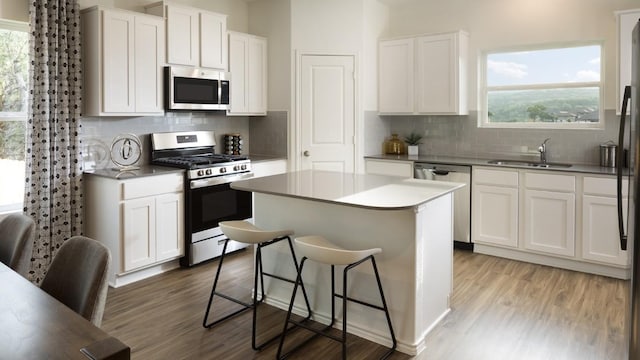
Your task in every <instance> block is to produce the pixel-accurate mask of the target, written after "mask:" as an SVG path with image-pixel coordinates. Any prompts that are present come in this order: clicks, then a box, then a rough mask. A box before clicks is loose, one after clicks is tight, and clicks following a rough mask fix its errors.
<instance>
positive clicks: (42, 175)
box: [24, 0, 82, 284]
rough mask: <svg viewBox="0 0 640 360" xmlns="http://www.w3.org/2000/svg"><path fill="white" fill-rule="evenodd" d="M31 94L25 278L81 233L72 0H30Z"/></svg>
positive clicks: (36, 276)
mask: <svg viewBox="0 0 640 360" xmlns="http://www.w3.org/2000/svg"><path fill="white" fill-rule="evenodd" d="M29 2H30V5H29V26H30V40H29V41H30V43H29V45H30V53H29V58H30V60H31V67H30V70H29V71H30V84H29V87H30V96H29V98H30V99H29V101H30V103H29V115H28V116H29V117H28V123H27V128H26V137H27V140H26V156H25V161H26V164H25V165H26V184H25V201H24V204H25V207H24V211H25V213H26V214H27V215H29V216H31V217H32V218H33V219H34V220H35V222H36V236H35V240H34V247H33V254H32V259H31V270H30V273H29V280H31V281H32V282H34V283H36V284H39V283H40V282H41V281H42V278H43V277H44V275H45V274H46V272H47V269H48V268H49V264H50V263H51V260H52V258H53V256H54V255H55V254H56V252H57V250H58V249H59V248H60V246H61V245H62V243H63V242H64V241H65V240H66V239H68V238H69V237H71V236H74V235H80V234H81V233H82V184H81V180H82V167H81V164H82V161H81V159H82V155H81V153H80V137H79V132H80V109H81V89H82V88H81V85H82V66H81V59H80V54H81V51H80V11H79V7H78V4H77V2H76V0H30V1H29Z"/></svg>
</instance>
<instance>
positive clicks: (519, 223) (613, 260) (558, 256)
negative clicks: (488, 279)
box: [471, 166, 630, 279]
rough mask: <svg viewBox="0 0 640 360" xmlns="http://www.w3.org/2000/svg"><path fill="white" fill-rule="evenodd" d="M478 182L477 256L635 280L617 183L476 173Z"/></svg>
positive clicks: (567, 175)
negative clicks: (622, 233) (623, 239)
mask: <svg viewBox="0 0 640 360" xmlns="http://www.w3.org/2000/svg"><path fill="white" fill-rule="evenodd" d="M472 178H473V185H472V194H473V195H472V205H471V209H472V213H471V224H472V232H471V235H472V241H473V242H474V243H475V247H474V251H475V252H478V253H483V254H488V255H494V256H501V257H507V258H511V259H516V260H521V261H528V262H533V263H538V264H543V265H549V266H555V267H561V268H565V269H571V270H576V271H583V272H589V273H594V274H600V275H605V276H611V277H615V278H620V279H629V277H630V266H629V257H628V254H627V251H623V250H621V249H620V241H619V235H618V212H617V199H616V179H615V177H613V176H607V175H595V174H594V175H591V174H582V173H578V172H575V173H571V172H560V171H531V170H523V169H519V170H518V169H501V168H488V167H487V168H485V167H475V166H474V167H473V177H472ZM622 188H623V190H624V191H623V212H624V217H623V218H625V219H626V209H627V203H628V199H627V196H628V195H627V188H628V186H627V182H626V181H625V182H624V183H623V185H622ZM625 226H626V224H625Z"/></svg>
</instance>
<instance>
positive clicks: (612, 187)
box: [583, 177, 629, 197]
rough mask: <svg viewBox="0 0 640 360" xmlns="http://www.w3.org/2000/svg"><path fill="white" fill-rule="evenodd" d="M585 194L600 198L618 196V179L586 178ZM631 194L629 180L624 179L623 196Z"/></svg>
mask: <svg viewBox="0 0 640 360" xmlns="http://www.w3.org/2000/svg"><path fill="white" fill-rule="evenodd" d="M583 186H584V190H583V191H584V193H585V194H589V195H600V196H612V197H616V196H617V189H616V187H617V184H616V178H604V177H585V178H584V184H583ZM628 194H629V180H627V179H626V178H623V179H622V196H627V195H628Z"/></svg>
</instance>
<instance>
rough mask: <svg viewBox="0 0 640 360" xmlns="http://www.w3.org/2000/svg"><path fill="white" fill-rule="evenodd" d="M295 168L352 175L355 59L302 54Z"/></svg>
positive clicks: (340, 56) (353, 169)
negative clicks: (298, 131)
mask: <svg viewBox="0 0 640 360" xmlns="http://www.w3.org/2000/svg"><path fill="white" fill-rule="evenodd" d="M299 80H300V81H299V84H300V91H299V95H300V98H299V100H298V101H299V103H298V104H299V112H298V114H299V125H300V133H299V134H300V146H299V147H298V149H297V159H298V161H297V163H298V168H299V169H302V170H306V169H314V170H331V171H342V172H354V171H355V167H354V154H355V142H354V134H355V133H354V132H355V130H354V129H355V76H354V57H353V56H342V55H302V56H301V60H300V72H299Z"/></svg>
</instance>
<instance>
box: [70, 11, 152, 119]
mask: <svg viewBox="0 0 640 360" xmlns="http://www.w3.org/2000/svg"><path fill="white" fill-rule="evenodd" d="M82 37H83V47H82V52H83V66H84V86H83V90H84V97H83V105H84V110H83V115H85V116H127V115H137V116H139V115H161V114H163V103H162V65H163V61H162V54H163V52H164V24H163V21H162V18H160V17H157V16H151V15H146V14H140V13H135V12H129V11H125V10H118V9H105V8H101V7H92V8H89V9H85V10H83V11H82Z"/></svg>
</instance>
